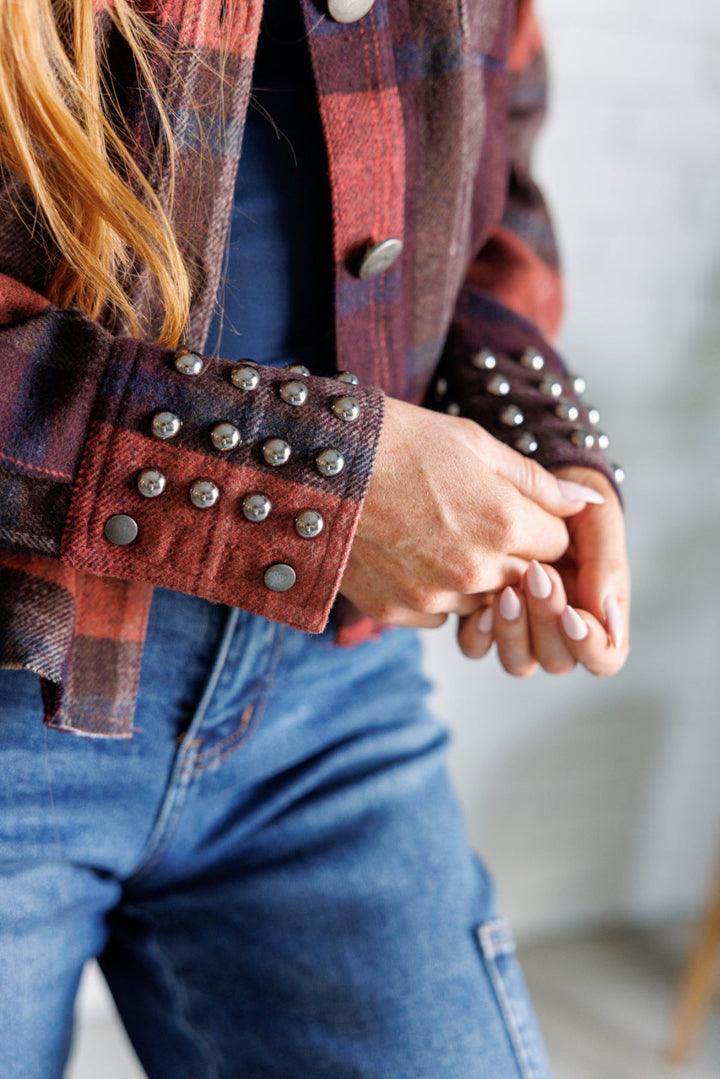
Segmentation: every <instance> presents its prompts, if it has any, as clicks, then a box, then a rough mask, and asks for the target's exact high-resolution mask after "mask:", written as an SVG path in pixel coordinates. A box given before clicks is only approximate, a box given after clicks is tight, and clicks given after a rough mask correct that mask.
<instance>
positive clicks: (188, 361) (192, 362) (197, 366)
mask: <svg viewBox="0 0 720 1079" xmlns="http://www.w3.org/2000/svg"><path fill="white" fill-rule="evenodd" d="M204 367H205V361H204V360H203V358H202V356H199V355H198V353H197V352H190V350H189V349H187V348H181V349H180V351H179V352H176V353H175V370H176V371H179V372H180V374H181V375H191V376H193V377H194V376H196V375H201V374H202V372H203V368H204Z"/></svg>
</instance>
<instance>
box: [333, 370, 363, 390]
mask: <svg viewBox="0 0 720 1079" xmlns="http://www.w3.org/2000/svg"><path fill="white" fill-rule="evenodd" d="M335 380H336V382H347V383H348V385H350V386H359V385H360V379H359V378H358V377H357V375H354V374H353V373H352V371H340V373H339V374H337V375H335Z"/></svg>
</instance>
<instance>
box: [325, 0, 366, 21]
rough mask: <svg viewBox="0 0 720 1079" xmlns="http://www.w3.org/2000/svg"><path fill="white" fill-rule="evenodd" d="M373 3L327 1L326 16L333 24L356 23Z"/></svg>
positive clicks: (354, 0)
mask: <svg viewBox="0 0 720 1079" xmlns="http://www.w3.org/2000/svg"><path fill="white" fill-rule="evenodd" d="M374 3H375V0H328V14H329V15H330V18H331V19H334V20H335V22H344V23H348V22H357V21H358V19H362V18H363V16H365V15H367V13H368V11H369V10H370V8H371V7H372V6H373V4H374Z"/></svg>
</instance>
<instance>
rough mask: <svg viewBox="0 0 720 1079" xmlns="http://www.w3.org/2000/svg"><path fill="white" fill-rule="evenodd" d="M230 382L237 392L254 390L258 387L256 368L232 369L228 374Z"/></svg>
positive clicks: (258, 377)
mask: <svg viewBox="0 0 720 1079" xmlns="http://www.w3.org/2000/svg"><path fill="white" fill-rule="evenodd" d="M230 381H231V382H232V384H233V386H235V387H237V389H238V390H245V391H246V392H248V391H250V390H256V389H257V388H258V386H259V385H260V372H259V371H258V370H257V368H256V367H248V366H246V365H245V364H243V366H242V367H233V369H232V371H231V372H230Z"/></svg>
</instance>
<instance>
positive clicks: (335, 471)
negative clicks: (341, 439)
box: [315, 449, 345, 476]
mask: <svg viewBox="0 0 720 1079" xmlns="http://www.w3.org/2000/svg"><path fill="white" fill-rule="evenodd" d="M315 466H316V468H317V470H318V472H319V473H320V475H321V476H339V475H340V473H341V472H342V470H343V469H344V468H345V458H344V457H343V455H342V454H341V453H340V450H334V449H326V450H320V453H319V454H318V455H317V457H316V458H315Z"/></svg>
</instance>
